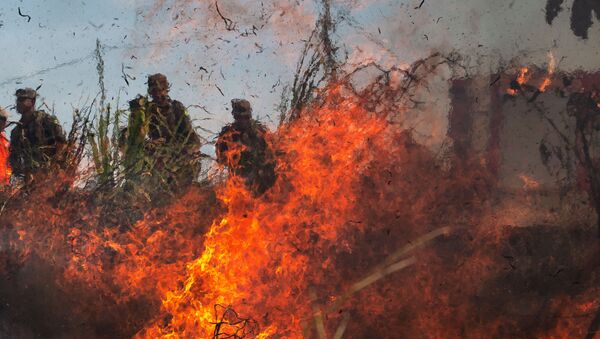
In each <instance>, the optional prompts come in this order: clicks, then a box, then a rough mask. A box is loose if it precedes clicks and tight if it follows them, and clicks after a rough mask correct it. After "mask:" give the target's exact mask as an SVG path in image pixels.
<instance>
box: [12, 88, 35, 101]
mask: <svg viewBox="0 0 600 339" xmlns="http://www.w3.org/2000/svg"><path fill="white" fill-rule="evenodd" d="M15 96H16V97H17V98H29V99H35V98H36V97H37V92H36V91H35V89H33V88H19V89H18V90H17V91H16V92H15Z"/></svg>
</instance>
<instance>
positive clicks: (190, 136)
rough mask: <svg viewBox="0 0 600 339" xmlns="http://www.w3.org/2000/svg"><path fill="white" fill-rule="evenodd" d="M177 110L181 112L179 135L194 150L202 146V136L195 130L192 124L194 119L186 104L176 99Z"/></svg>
mask: <svg viewBox="0 0 600 339" xmlns="http://www.w3.org/2000/svg"><path fill="white" fill-rule="evenodd" d="M173 104H174V105H175V112H178V113H179V115H180V116H179V117H178V120H179V126H178V131H177V133H178V134H179V137H180V138H182V139H183V140H182V141H183V142H184V143H185V144H186V145H187V146H188V149H193V150H194V151H195V150H196V149H197V148H200V146H201V142H200V137H199V136H198V134H197V133H196V131H195V130H194V126H193V125H192V119H191V118H190V114H189V112H188V110H187V109H186V108H185V106H184V105H183V104H182V103H181V102H179V101H174V102H173Z"/></svg>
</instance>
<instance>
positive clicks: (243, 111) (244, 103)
mask: <svg viewBox="0 0 600 339" xmlns="http://www.w3.org/2000/svg"><path fill="white" fill-rule="evenodd" d="M231 109H232V112H231V113H233V114H234V115H238V116H248V117H250V116H252V106H251V105H250V102H249V101H248V100H246V99H233V100H231Z"/></svg>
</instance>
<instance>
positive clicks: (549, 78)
mask: <svg viewBox="0 0 600 339" xmlns="http://www.w3.org/2000/svg"><path fill="white" fill-rule="evenodd" d="M548 60H549V61H548V74H547V76H546V77H545V78H544V80H543V81H542V83H541V85H540V87H539V88H538V89H539V91H540V92H542V93H543V92H545V91H546V89H547V88H548V86H550V85H551V84H552V75H554V71H555V69H556V59H555V58H554V54H553V53H552V52H549V53H548Z"/></svg>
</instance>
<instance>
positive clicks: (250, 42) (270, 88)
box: [0, 0, 600, 139]
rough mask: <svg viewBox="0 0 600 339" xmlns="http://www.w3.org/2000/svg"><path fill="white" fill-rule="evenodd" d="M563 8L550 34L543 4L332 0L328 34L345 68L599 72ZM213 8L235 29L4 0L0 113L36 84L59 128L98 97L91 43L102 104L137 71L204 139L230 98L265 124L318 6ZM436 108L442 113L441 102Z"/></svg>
mask: <svg viewBox="0 0 600 339" xmlns="http://www.w3.org/2000/svg"><path fill="white" fill-rule="evenodd" d="M571 3H572V1H569V0H567V1H566V2H565V10H564V11H563V12H562V13H561V14H560V15H559V16H558V18H557V19H556V20H555V22H554V24H553V25H552V26H549V25H547V24H546V23H545V21H544V7H545V0H528V1H516V0H506V1H494V0H435V1H434V0H425V1H423V2H422V4H421V1H420V0H417V1H405V0H363V1H359V0H334V1H333V12H334V17H335V18H336V19H337V20H338V21H340V22H342V23H341V24H340V25H339V26H338V30H337V31H336V34H335V35H334V38H335V41H336V42H337V44H338V46H340V53H341V54H345V55H347V57H348V62H349V64H351V65H354V66H357V65H360V64H363V63H366V62H369V61H376V62H379V63H381V64H382V65H385V66H388V67H391V66H402V65H408V64H410V63H411V62H413V61H414V60H416V59H418V58H421V57H424V56H426V55H428V54H430V53H432V52H434V51H441V52H450V51H458V52H459V53H461V54H462V55H464V56H465V61H464V62H465V64H466V65H467V66H468V70H469V71H470V72H472V73H486V72H491V71H495V70H496V69H497V68H498V67H501V66H505V65H509V64H529V63H532V64H538V65H540V66H542V67H544V66H545V65H546V64H547V62H548V53H549V52H552V53H553V54H554V55H555V58H556V59H557V60H558V61H559V63H558V68H559V69H563V70H574V69H598V66H599V64H600V61H599V60H600V57H599V55H598V53H600V52H599V51H600V48H599V47H600V46H599V45H600V23H599V22H597V21H596V22H595V23H594V24H593V26H592V28H591V30H590V35H589V39H588V40H582V39H579V38H577V37H575V36H574V35H573V34H572V33H571V31H570V30H569V29H568V27H569V7H570V5H571ZM218 4H219V9H220V11H221V13H222V14H224V16H225V17H227V18H230V19H231V20H232V21H233V22H235V25H236V27H235V28H236V30H235V31H228V30H227V29H226V27H225V23H224V22H223V20H222V19H221V18H220V16H218V13H217V11H216V8H215V2H214V1H212V0H210V1H208V0H104V1H99V0H96V1H91V0H85V1H83V0H78V1H75V0H44V1H42V0H38V1H32V0H3V1H2V2H1V3H0V42H1V44H2V46H4V48H3V53H2V63H0V106H3V107H10V106H11V105H12V104H13V103H14V96H13V94H14V91H15V89H16V88H19V87H33V88H36V87H38V86H41V87H40V89H39V93H40V95H41V99H42V100H40V103H41V102H43V103H45V104H46V108H45V110H47V111H53V112H54V113H55V114H56V115H57V116H58V117H59V119H60V120H61V122H62V124H63V125H64V126H65V127H66V126H68V125H69V123H70V121H71V116H72V112H73V110H74V109H75V108H81V107H83V106H85V105H87V104H89V103H90V102H91V101H92V100H93V99H94V98H95V97H96V96H97V94H98V92H99V89H98V88H99V87H98V84H97V83H98V75H97V71H96V59H95V56H94V49H95V48H96V40H97V39H98V40H99V41H100V43H101V45H102V46H103V59H104V62H105V82H106V88H107V91H108V99H107V102H110V103H111V105H112V107H113V108H114V107H116V106H118V107H120V108H125V107H126V106H127V101H128V100H130V99H131V98H133V97H135V95H137V94H145V92H146V87H145V86H146V85H145V81H146V77H147V75H148V74H152V73H156V72H161V73H164V74H166V75H167V76H168V77H169V79H170V82H171V84H172V90H171V97H172V98H174V99H177V100H180V101H182V102H183V103H184V104H185V105H187V106H190V108H189V111H190V114H191V115H192V118H193V119H194V124H195V125H196V126H200V127H202V130H201V131H200V132H201V134H202V135H203V137H205V138H207V139H211V138H212V137H213V136H214V133H218V131H219V130H220V129H221V127H222V126H223V125H224V124H225V123H227V122H229V121H231V117H230V113H229V105H230V104H229V102H230V100H231V99H233V98H242V97H243V98H247V99H249V100H250V101H251V102H252V103H253V106H254V112H255V115H256V116H257V117H258V118H259V119H260V120H262V121H263V122H265V123H266V124H267V125H269V126H271V127H274V126H276V124H277V122H278V112H277V110H276V107H277V106H278V104H279V103H280V98H281V91H282V90H283V88H284V86H285V85H286V84H289V83H290V82H291V81H292V79H293V74H294V70H295V67H296V63H297V60H298V58H299V56H300V51H301V49H302V47H303V43H304V41H305V40H306V39H307V38H308V36H309V35H310V32H311V31H312V29H313V27H314V24H315V20H316V19H317V17H318V11H319V8H320V7H319V6H318V4H316V3H315V2H314V1H312V0H264V1H250V0H228V1H224V0H222V1H220V2H218ZM419 5H420V6H419ZM19 8H20V10H21V14H23V15H28V16H30V17H31V19H30V20H29V19H28V18H27V17H22V16H20V15H19V13H18V11H19ZM244 33H245V34H244ZM124 74H126V76H125V75H124ZM124 77H127V79H128V80H127V81H128V84H127V83H126V81H125V80H124ZM447 80H448V79H440V80H439V81H441V82H444V81H446V82H447ZM442 88H443V86H442ZM440 95H442V96H443V94H440ZM432 100H435V99H432ZM440 102H441V104H440V105H441V106H439V107H438V108H437V109H438V110H440V112H441V114H444V113H445V112H446V111H447V109H448V107H447V100H441V101H440ZM11 112H12V117H11V118H12V119H13V120H17V119H18V116H17V114H16V112H14V110H13V111H11Z"/></svg>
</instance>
